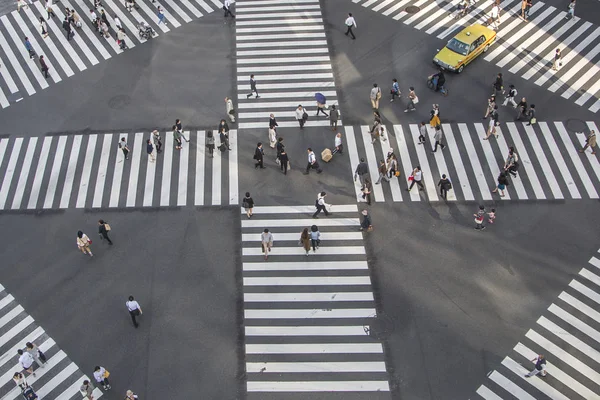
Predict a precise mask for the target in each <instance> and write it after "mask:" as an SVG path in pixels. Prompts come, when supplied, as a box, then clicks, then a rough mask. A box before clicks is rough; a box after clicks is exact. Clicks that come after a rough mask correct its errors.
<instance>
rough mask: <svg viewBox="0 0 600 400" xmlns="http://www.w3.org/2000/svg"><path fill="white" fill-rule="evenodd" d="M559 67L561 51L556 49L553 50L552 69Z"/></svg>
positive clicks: (560, 65)
mask: <svg viewBox="0 0 600 400" xmlns="http://www.w3.org/2000/svg"><path fill="white" fill-rule="evenodd" d="M559 67H562V53H561V51H560V49H556V51H555V52H554V60H553V61H552V70H553V71H558V68H559Z"/></svg>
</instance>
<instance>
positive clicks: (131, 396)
mask: <svg viewBox="0 0 600 400" xmlns="http://www.w3.org/2000/svg"><path fill="white" fill-rule="evenodd" d="M225 1H229V0H225ZM234 18H235V17H234ZM125 400H138V395H137V394H135V393H133V392H132V391H131V390H128V391H127V392H125Z"/></svg>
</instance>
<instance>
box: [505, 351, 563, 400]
mask: <svg viewBox="0 0 600 400" xmlns="http://www.w3.org/2000/svg"><path fill="white" fill-rule="evenodd" d="M502 365H504V366H505V367H506V368H508V369H509V370H511V371H512V372H514V373H515V374H516V375H517V376H518V377H519V378H521V379H522V380H524V381H526V382H527V383H529V384H530V385H531V386H533V387H535V388H536V389H537V390H539V391H540V392H542V393H544V394H545V395H546V396H548V397H549V398H551V399H553V400H569V399H568V398H567V396H565V395H563V394H562V393H560V392H559V391H558V390H556V389H554V388H553V387H552V386H550V385H548V384H547V383H546V382H544V381H543V380H541V379H528V378H525V374H526V373H527V372H529V370H527V369H525V368H524V367H523V366H522V365H521V364H519V363H517V362H516V361H515V360H513V359H512V358H510V357H505V358H504V360H502Z"/></svg>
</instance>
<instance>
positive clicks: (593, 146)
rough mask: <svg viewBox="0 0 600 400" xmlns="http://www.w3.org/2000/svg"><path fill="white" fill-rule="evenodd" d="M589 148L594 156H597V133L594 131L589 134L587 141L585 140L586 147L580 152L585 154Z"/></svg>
mask: <svg viewBox="0 0 600 400" xmlns="http://www.w3.org/2000/svg"><path fill="white" fill-rule="evenodd" d="M588 147H589V148H590V149H592V154H596V131H594V130H593V129H592V130H591V131H590V133H589V134H588V137H587V139H585V146H583V148H582V149H581V150H579V152H580V153H584V152H585V150H586V149H587V148H588Z"/></svg>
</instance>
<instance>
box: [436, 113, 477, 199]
mask: <svg viewBox="0 0 600 400" xmlns="http://www.w3.org/2000/svg"><path fill="white" fill-rule="evenodd" d="M442 129H443V130H444V132H445V135H444V138H445V141H446V143H447V146H448V150H449V151H450V155H451V156H452V160H453V162H454V168H455V169H456V173H457V175H458V176H463V177H466V176H467V171H466V170H465V166H464V164H463V161H462V158H461V156H460V151H459V150H458V145H457V144H456V138H455V137H454V132H452V127H451V126H450V125H449V124H443V125H442ZM465 147H466V146H465ZM438 158H439V159H441V160H442V161H443V157H436V162H438V167H439V168H438V169H439V173H440V176H441V174H442V173H443V172H442V170H443V171H449V170H448V167H447V166H446V163H445V162H444V164H443V166H440V163H439V161H438ZM480 168H481V167H480ZM449 179H451V178H449ZM456 186H458V185H454V186H453V188H456ZM460 189H461V191H462V192H463V196H464V198H465V200H475V197H474V196H473V191H472V189H471V184H470V183H469V181H468V180H466V179H465V180H464V181H461V184H460ZM485 191H486V192H488V190H487V187H485ZM450 194H452V196H453V200H456V195H455V194H454V190H451V191H450V192H449V193H448V195H449V196H450ZM481 194H482V196H483V188H482V193H481Z"/></svg>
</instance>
